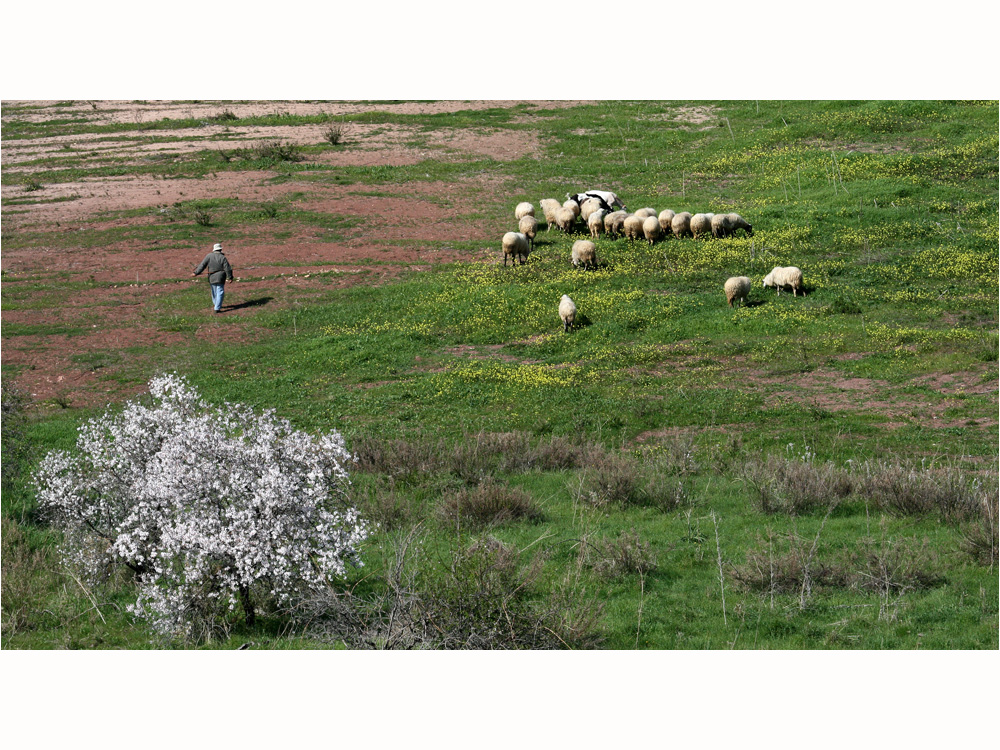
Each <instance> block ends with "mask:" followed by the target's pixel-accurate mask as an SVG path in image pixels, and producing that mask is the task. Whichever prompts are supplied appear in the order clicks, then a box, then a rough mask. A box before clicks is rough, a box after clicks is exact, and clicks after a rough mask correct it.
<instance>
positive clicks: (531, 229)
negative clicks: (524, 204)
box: [517, 216, 538, 250]
mask: <svg viewBox="0 0 1000 750" xmlns="http://www.w3.org/2000/svg"><path fill="white" fill-rule="evenodd" d="M517 231H519V232H520V233H521V234H523V235H524V236H525V237H527V238H528V248H529V249H531V250H534V249H535V235H536V234H538V219H536V218H535V217H534V216H522V217H521V221H519V222H518V224H517Z"/></svg>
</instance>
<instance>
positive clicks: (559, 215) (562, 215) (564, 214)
mask: <svg viewBox="0 0 1000 750" xmlns="http://www.w3.org/2000/svg"><path fill="white" fill-rule="evenodd" d="M575 223H576V214H575V213H573V209H571V208H566V207H565V206H564V207H562V208H560V209H559V210H558V211H556V226H557V227H559V228H560V229H561V230H562V231H564V232H566V233H567V234H569V233H570V232H571V231H573V224H575Z"/></svg>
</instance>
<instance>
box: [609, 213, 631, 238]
mask: <svg viewBox="0 0 1000 750" xmlns="http://www.w3.org/2000/svg"><path fill="white" fill-rule="evenodd" d="M626 216H628V214H627V213H625V212H624V211H612V212H611V213H608V214H604V231H605V232H607V233H608V234H610V235H612V236H614V235H617V234H621V231H622V230H621V222H620V221H619V219H620V220H621V221H625V217H626ZM615 222H618V224H619V226H618V228H615Z"/></svg>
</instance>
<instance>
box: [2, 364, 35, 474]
mask: <svg viewBox="0 0 1000 750" xmlns="http://www.w3.org/2000/svg"><path fill="white" fill-rule="evenodd" d="M0 392H2V409H3V411H2V422H0V441H2V454H3V461H2V462H0V467H2V473H3V489H4V492H6V491H7V490H8V489H9V488H10V487H11V486H12V485H13V484H14V483H15V482H16V481H17V480H18V479H19V478H20V476H21V474H22V472H24V469H25V466H26V465H27V462H28V460H29V458H30V454H31V450H30V445H29V441H28V437H27V434H26V427H27V416H26V413H25V412H26V408H27V404H28V399H27V397H26V396H25V394H24V392H23V391H21V389H20V388H18V387H17V386H16V385H13V384H12V382H11V381H10V379H9V378H8V379H7V380H3V381H0Z"/></svg>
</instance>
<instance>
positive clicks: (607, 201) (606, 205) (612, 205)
mask: <svg viewBox="0 0 1000 750" xmlns="http://www.w3.org/2000/svg"><path fill="white" fill-rule="evenodd" d="M589 198H596V199H597V200H599V201H601V208H603V209H604V210H605V211H613V210H615V209H616V208H620V209H622V210H623V211H627V210H628V209H627V208H626V207H625V204H624V203H622V200H621V198H619V197H618V196H617V195H615V194H614V193H612V192H610V191H607V190H587V191H586V192H583V193H575V194H570V193H566V200H569V201H574V202H575V203H576V204H577V205H579V204H581V203H583V202H584V201H586V200H588V199H589Z"/></svg>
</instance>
